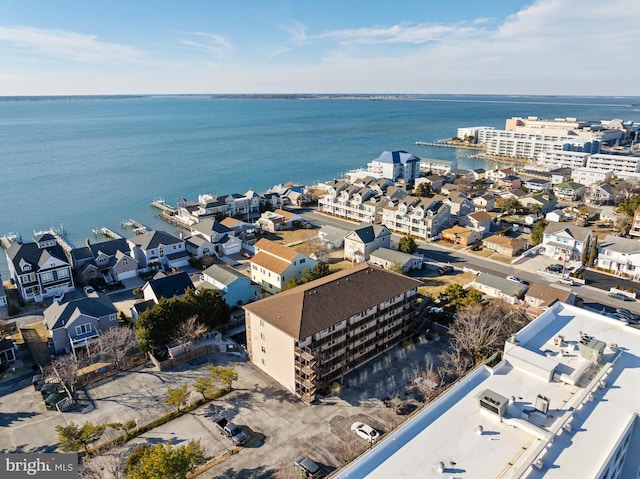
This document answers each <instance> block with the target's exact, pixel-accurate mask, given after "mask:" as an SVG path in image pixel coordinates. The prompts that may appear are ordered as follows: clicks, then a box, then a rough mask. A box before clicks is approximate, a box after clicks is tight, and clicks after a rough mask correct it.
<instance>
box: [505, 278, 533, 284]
mask: <svg viewBox="0 0 640 479" xmlns="http://www.w3.org/2000/svg"><path fill="white" fill-rule="evenodd" d="M507 279H508V280H509V281H515V282H516V283H520V284H524V285H525V286H529V282H528V281H525V280H524V279H520V278H518V277H517V276H507Z"/></svg>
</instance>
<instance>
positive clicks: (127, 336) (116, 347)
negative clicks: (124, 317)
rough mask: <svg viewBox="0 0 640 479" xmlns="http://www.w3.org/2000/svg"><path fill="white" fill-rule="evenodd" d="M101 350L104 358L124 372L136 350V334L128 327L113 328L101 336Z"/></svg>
mask: <svg viewBox="0 0 640 479" xmlns="http://www.w3.org/2000/svg"><path fill="white" fill-rule="evenodd" d="M99 340H100V349H101V351H102V354H103V356H104V357H105V359H107V360H108V361H110V362H112V363H113V364H114V366H115V367H116V368H118V369H119V370H122V369H123V368H124V367H125V365H126V364H127V358H128V357H129V355H130V354H131V353H133V351H134V350H135V349H136V334H135V332H134V331H133V329H131V328H130V327H128V326H121V327H117V328H111V329H109V330H107V331H105V332H104V333H102V334H100V337H99Z"/></svg>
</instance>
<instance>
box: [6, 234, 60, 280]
mask: <svg viewBox="0 0 640 479" xmlns="http://www.w3.org/2000/svg"><path fill="white" fill-rule="evenodd" d="M52 238H53V237H52ZM6 255H7V258H9V261H11V262H12V263H13V265H14V267H15V269H16V270H17V271H18V272H19V273H22V271H23V269H22V265H24V264H25V263H26V264H29V265H31V272H37V271H39V270H40V268H41V266H42V265H43V264H44V263H45V262H46V261H47V260H48V259H49V258H52V257H53V258H55V259H57V260H59V261H62V262H63V263H65V264H69V261H68V260H67V257H66V256H65V254H64V250H63V249H62V247H61V246H60V245H58V244H56V245H55V246H50V247H48V248H43V249H40V248H38V244H37V243H33V242H31V243H12V244H11V246H9V248H7V250H6Z"/></svg>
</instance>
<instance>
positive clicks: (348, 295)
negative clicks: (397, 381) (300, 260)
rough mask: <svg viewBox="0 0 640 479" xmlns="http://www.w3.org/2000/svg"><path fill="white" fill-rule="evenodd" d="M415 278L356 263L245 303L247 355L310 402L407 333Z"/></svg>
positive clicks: (253, 362) (418, 283) (259, 367)
mask: <svg viewBox="0 0 640 479" xmlns="http://www.w3.org/2000/svg"><path fill="white" fill-rule="evenodd" d="M421 284H422V283H421V282H420V281H417V280H415V279H413V278H409V277H407V276H404V275H401V274H397V273H393V272H391V271H388V270H385V269H382V268H378V267H376V266H371V265H368V264H366V263H363V264H360V265H358V266H355V267H353V268H349V269H346V270H343V271H340V272H337V273H334V274H331V275H329V276H325V277H323V278H320V279H318V280H315V281H311V282H309V283H306V284H304V285H302V286H298V287H297V288H292V289H290V290H287V291H284V292H282V293H280V294H277V295H274V296H270V297H268V298H265V299H262V300H260V301H257V302H255V303H251V304H249V305H246V306H244V310H245V313H246V314H245V322H246V329H247V352H248V354H249V359H250V361H251V362H252V364H253V365H255V366H256V367H257V368H258V369H260V370H261V371H263V372H265V373H266V374H268V375H269V376H271V377H272V378H273V379H275V380H276V381H277V382H279V383H280V384H281V385H282V386H283V387H284V388H285V389H286V390H288V391H290V392H291V393H292V394H295V395H296V396H297V397H299V398H300V399H302V400H303V401H304V402H305V403H307V404H310V403H311V402H313V401H314V400H315V398H316V394H317V393H318V391H321V390H326V389H328V388H329V386H330V385H331V383H333V382H334V381H340V378H342V376H343V375H344V374H345V373H346V372H350V371H353V370H354V369H356V368H357V367H358V366H361V365H363V364H365V363H366V362H368V361H369V360H371V359H372V358H374V357H376V356H378V355H380V354H381V353H383V352H384V351H387V350H388V349H390V348H391V347H393V346H394V345H396V344H399V343H400V342H401V341H402V340H404V339H405V338H406V337H407V336H408V335H409V334H411V332H412V331H411V329H410V327H411V320H412V318H413V315H414V312H413V309H412V307H413V305H414V303H415V300H416V298H417V292H418V287H419V286H420V285H421Z"/></svg>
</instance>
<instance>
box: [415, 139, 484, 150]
mask: <svg viewBox="0 0 640 479" xmlns="http://www.w3.org/2000/svg"><path fill="white" fill-rule="evenodd" d="M416 145H420V146H437V147H439V148H457V149H460V150H484V149H485V147H484V146H480V145H464V144H460V145H459V144H456V143H449V142H448V141H447V140H439V141H416Z"/></svg>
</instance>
